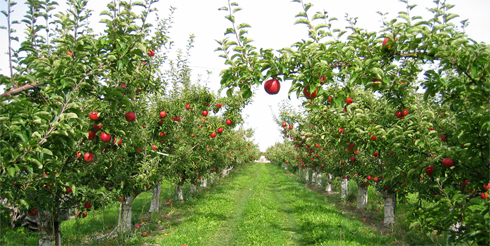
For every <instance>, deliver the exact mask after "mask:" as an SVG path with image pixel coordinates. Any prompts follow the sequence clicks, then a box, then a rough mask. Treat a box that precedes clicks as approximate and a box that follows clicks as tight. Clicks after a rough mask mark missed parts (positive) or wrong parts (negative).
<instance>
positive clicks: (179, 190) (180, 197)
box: [175, 182, 184, 202]
mask: <svg viewBox="0 0 490 246" xmlns="http://www.w3.org/2000/svg"><path fill="white" fill-rule="evenodd" d="M183 185H184V184H183V183H182V182H181V183H179V184H177V187H175V194H176V195H177V200H179V201H181V202H182V201H184V193H183V191H182V186H183Z"/></svg>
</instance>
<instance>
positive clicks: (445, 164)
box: [442, 158, 453, 168]
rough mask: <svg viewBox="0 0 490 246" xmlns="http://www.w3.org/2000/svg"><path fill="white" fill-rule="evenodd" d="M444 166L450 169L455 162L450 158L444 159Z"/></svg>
mask: <svg viewBox="0 0 490 246" xmlns="http://www.w3.org/2000/svg"><path fill="white" fill-rule="evenodd" d="M442 165H443V166H444V167H446V168H450V167H452V166H453V160H451V159H450V158H444V160H442Z"/></svg>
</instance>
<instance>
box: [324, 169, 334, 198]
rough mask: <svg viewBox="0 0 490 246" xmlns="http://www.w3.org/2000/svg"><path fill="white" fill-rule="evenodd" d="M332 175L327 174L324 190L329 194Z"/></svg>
mask: <svg viewBox="0 0 490 246" xmlns="http://www.w3.org/2000/svg"><path fill="white" fill-rule="evenodd" d="M331 183H332V174H330V173H329V174H327V185H326V186H327V188H325V191H326V192H327V193H328V194H330V193H332V184H331Z"/></svg>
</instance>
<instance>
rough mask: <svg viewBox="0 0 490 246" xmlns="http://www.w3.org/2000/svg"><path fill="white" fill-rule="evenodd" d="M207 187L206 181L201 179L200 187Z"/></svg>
mask: <svg viewBox="0 0 490 246" xmlns="http://www.w3.org/2000/svg"><path fill="white" fill-rule="evenodd" d="M207 185H208V181H207V180H206V179H201V187H202V188H206V186H207Z"/></svg>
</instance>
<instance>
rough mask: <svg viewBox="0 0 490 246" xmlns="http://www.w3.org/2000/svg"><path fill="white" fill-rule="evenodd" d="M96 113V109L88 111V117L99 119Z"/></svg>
mask: <svg viewBox="0 0 490 246" xmlns="http://www.w3.org/2000/svg"><path fill="white" fill-rule="evenodd" d="M98 114H99V113H98V112H97V111H90V112H89V113H88V117H90V119H91V120H98V119H99V116H98Z"/></svg>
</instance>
